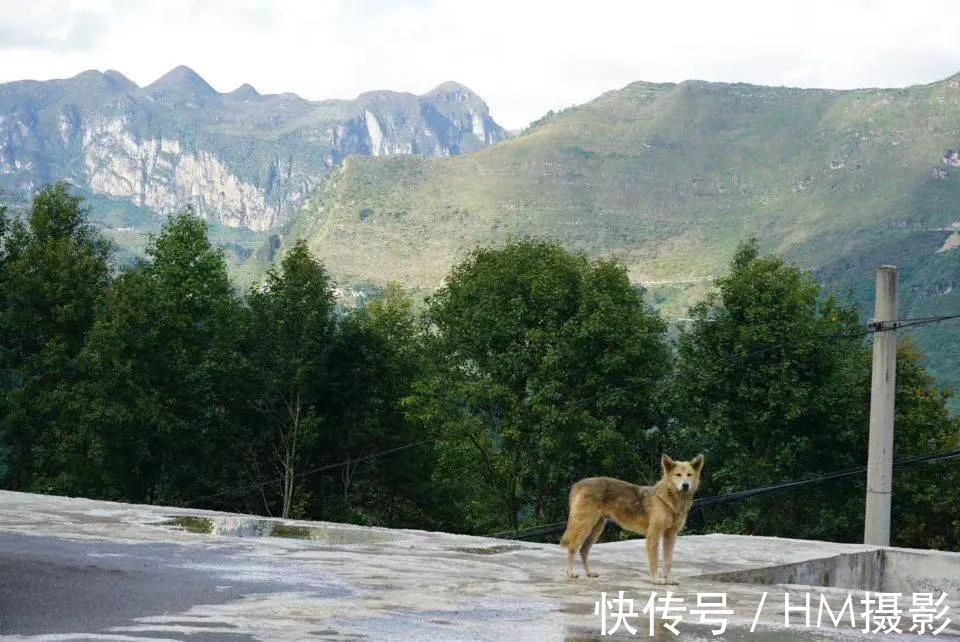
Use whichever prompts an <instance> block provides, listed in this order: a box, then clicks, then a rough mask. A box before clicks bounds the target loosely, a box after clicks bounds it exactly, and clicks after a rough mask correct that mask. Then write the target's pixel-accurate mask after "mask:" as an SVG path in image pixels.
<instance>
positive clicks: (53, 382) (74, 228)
mask: <svg viewBox="0 0 960 642" xmlns="http://www.w3.org/2000/svg"><path fill="white" fill-rule="evenodd" d="M0 239H2V241H0V242H2V248H0V346H2V347H0V432H2V434H3V439H4V441H6V443H7V445H8V447H9V448H10V449H11V455H12V461H11V464H10V466H9V471H8V475H7V477H8V479H7V480H6V483H7V485H8V486H9V487H10V488H12V489H15V490H40V491H45V490H46V491H49V490H53V489H55V488H56V485H55V483H54V482H53V479H54V478H55V477H58V476H60V475H61V471H60V470H59V466H58V462H60V461H61V460H62V458H63V456H64V455H65V451H64V449H63V442H64V439H65V438H69V436H70V435H71V434H72V431H73V428H74V426H73V422H72V417H71V416H70V415H69V413H67V412H65V409H66V408H67V403H66V400H67V399H68V398H69V397H70V395H71V394H72V388H73V386H74V385H75V383H76V380H77V375H78V368H77V357H78V355H79V353H80V350H81V348H82V346H83V343H84V340H85V338H86V336H87V332H88V331H89V329H90V327H91V325H92V323H93V319H94V315H95V313H96V311H97V306H98V301H99V300H100V298H101V296H102V295H103V293H104V291H105V290H106V288H107V286H108V284H109V282H110V264H109V256H110V244H109V242H108V241H107V240H106V239H104V238H103V237H102V236H101V235H100V234H99V233H98V232H96V231H95V230H94V229H93V228H92V227H91V226H90V225H89V224H88V223H87V210H86V209H85V208H84V207H83V199H82V198H80V197H79V196H75V195H73V194H71V193H70V188H69V186H68V185H67V184H66V183H57V184H55V185H51V186H48V187H45V188H43V189H42V190H41V191H40V192H39V193H38V194H37V196H36V197H35V198H34V200H33V205H32V208H31V210H30V214H29V217H28V220H27V222H26V224H24V223H22V222H20V221H16V220H14V221H11V220H9V219H8V218H7V215H6V213H2V214H0Z"/></svg>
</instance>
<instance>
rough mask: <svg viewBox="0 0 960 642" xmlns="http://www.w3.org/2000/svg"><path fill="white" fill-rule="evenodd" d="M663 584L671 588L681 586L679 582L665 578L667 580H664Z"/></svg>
mask: <svg viewBox="0 0 960 642" xmlns="http://www.w3.org/2000/svg"><path fill="white" fill-rule="evenodd" d="M663 583H664V584H669V585H670V586H677V585H678V584H680V582H678V581H677V580H675V579H673V578H672V577H665V578H663Z"/></svg>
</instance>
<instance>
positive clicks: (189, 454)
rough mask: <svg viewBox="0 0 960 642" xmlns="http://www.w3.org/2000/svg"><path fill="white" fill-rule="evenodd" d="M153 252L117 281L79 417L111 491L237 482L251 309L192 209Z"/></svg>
mask: <svg viewBox="0 0 960 642" xmlns="http://www.w3.org/2000/svg"><path fill="white" fill-rule="evenodd" d="M147 255H148V257H149V259H150V260H149V261H146V262H142V263H140V264H138V265H136V266H134V267H132V268H130V269H128V270H126V271H124V273H123V274H122V275H121V276H120V277H119V278H118V279H117V281H116V283H115V284H114V286H113V287H112V288H111V290H110V292H109V295H108V297H107V300H106V305H105V308H104V310H103V312H102V314H100V315H99V316H98V318H97V321H96V323H95V325H94V327H93V329H92V331H91V333H90V336H89V338H88V341H87V343H86V345H85V347H84V351H83V365H84V372H85V378H84V395H83V397H84V400H85V401H84V403H83V404H82V407H81V410H79V411H78V413H77V414H78V416H79V417H80V418H81V423H82V425H84V426H85V427H86V430H87V431H89V433H90V437H89V439H88V441H89V442H90V443H93V444H95V446H94V451H95V453H96V454H97V457H98V465H97V466H95V468H96V470H97V471H98V473H99V475H100V479H99V480H98V482H97V483H98V484H99V486H100V488H101V492H102V493H103V494H105V495H107V496H112V497H116V498H122V499H126V500H131V501H141V502H157V503H161V502H164V503H169V502H177V501H183V500H185V499H190V498H193V497H196V496H197V495H200V494H202V493H205V492H210V491H212V490H216V489H218V488H220V487H222V486H223V485H225V484H226V483H227V482H228V481H230V480H233V481H234V483H236V479H234V478H235V472H234V471H235V469H236V468H237V467H236V464H235V462H236V461H237V459H238V457H239V453H238V452H237V448H238V446H239V444H241V443H243V440H241V439H239V438H238V437H239V435H238V434H237V432H236V427H235V425H234V423H233V415H232V412H231V409H232V408H235V407H237V405H238V404H239V399H238V397H239V394H240V387H239V385H238V380H239V373H241V372H242V363H243V360H242V358H243V355H242V352H241V350H240V348H241V342H240V338H241V330H242V327H243V325H242V324H243V315H242V309H241V307H240V304H239V300H238V298H237V297H236V295H235V294H234V291H233V288H232V285H231V284H230V281H229V279H228V277H227V273H226V266H225V264H224V261H223V257H222V254H221V252H220V251H218V250H214V249H213V248H212V247H211V246H210V242H209V240H208V238H207V228H206V224H205V223H204V222H203V220H201V219H200V218H199V217H197V216H196V215H195V214H194V213H193V212H192V211H189V210H188V211H186V212H184V213H181V214H178V215H175V216H172V217H171V218H170V220H169V221H168V222H167V224H166V225H165V226H164V227H163V229H162V231H161V233H160V235H159V236H158V237H157V238H155V239H153V240H152V242H151V244H150V245H149V246H148V248H147ZM91 483H92V482H91Z"/></svg>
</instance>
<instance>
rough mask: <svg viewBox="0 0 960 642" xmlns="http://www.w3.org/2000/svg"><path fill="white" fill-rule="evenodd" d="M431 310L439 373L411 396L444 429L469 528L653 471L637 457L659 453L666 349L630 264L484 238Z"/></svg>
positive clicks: (508, 521)
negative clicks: (587, 482) (585, 483)
mask: <svg viewBox="0 0 960 642" xmlns="http://www.w3.org/2000/svg"><path fill="white" fill-rule="evenodd" d="M426 321H427V323H428V324H429V326H430V328H431V331H432V337H431V346H430V351H431V357H430V358H431V360H432V362H433V363H434V364H435V370H433V371H432V372H431V373H430V374H429V376H427V377H425V378H424V379H422V380H421V381H420V382H418V384H417V386H416V388H415V391H414V394H413V395H412V396H411V399H410V401H409V404H408V407H409V409H410V412H411V413H412V416H413V417H415V418H416V419H417V420H418V421H420V422H422V423H423V424H424V425H427V426H430V427H431V428H432V429H433V430H434V431H435V434H436V435H437V436H438V437H439V438H440V440H441V441H440V442H439V445H438V467H439V468H438V473H437V478H438V479H440V480H441V486H442V485H443V482H442V480H446V483H450V484H452V485H455V486H456V487H457V495H456V499H455V501H456V502H457V505H458V511H459V512H460V513H461V514H462V515H463V516H464V518H465V519H464V521H465V523H462V524H460V527H461V528H474V529H476V528H478V527H479V528H494V527H497V526H503V525H509V526H511V527H515V526H516V525H517V524H518V522H519V520H520V519H521V518H522V517H523V516H524V515H528V516H529V518H531V519H533V520H542V519H556V518H558V517H559V516H560V515H561V514H562V513H563V512H564V511H565V503H566V500H565V490H566V487H567V486H568V485H569V484H570V483H572V482H573V481H575V480H576V478H577V477H580V476H585V475H587V474H597V473H600V472H601V471H602V472H604V473H605V474H617V473H619V474H622V475H625V476H629V477H632V478H636V477H638V476H639V475H638V473H641V472H649V471H647V470H646V469H643V468H641V467H639V466H638V464H637V462H638V461H644V462H645V461H649V462H654V461H655V458H656V457H658V456H659V454H658V453H656V452H655V451H656V450H657V449H658V444H657V443H656V440H655V439H654V438H653V437H652V436H651V435H652V434H653V433H654V432H655V431H652V430H651V429H652V428H653V427H654V426H655V421H656V417H657V406H656V402H655V399H656V395H657V382H658V380H659V379H660V378H661V376H662V375H663V374H664V373H665V372H666V370H667V368H668V362H669V354H668V349H667V347H666V344H665V343H664V340H663V335H664V331H665V326H664V324H663V322H662V321H661V320H660V319H658V318H657V317H655V316H654V315H652V314H650V313H649V312H648V311H647V310H646V308H645V306H644V303H643V297H642V295H641V293H640V292H639V291H638V290H637V289H636V288H634V287H633V286H632V285H631V284H630V282H629V279H628V278H627V274H626V270H625V269H624V268H623V267H622V266H621V265H619V264H617V263H615V262H612V261H595V262H591V261H589V260H588V259H587V258H586V257H584V256H582V255H574V254H570V253H568V252H566V251H565V250H563V249H562V248H561V247H559V246H557V245H554V244H551V243H545V242H538V241H517V242H511V243H509V244H507V245H506V246H504V247H502V248H499V249H489V248H480V249H477V250H475V251H474V252H473V253H472V254H471V255H470V256H469V257H468V258H467V259H466V260H465V261H463V262H462V263H460V264H459V265H457V266H456V267H455V268H454V269H453V271H452V273H451V275H450V276H449V277H448V279H447V281H446V283H445V285H444V286H443V287H442V288H441V289H440V290H439V291H438V292H437V293H436V294H435V295H434V296H433V297H432V298H431V299H430V300H429V302H428V309H427V313H426ZM471 478H473V479H475V480H476V481H475V482H472V483H471V481H470V480H471ZM491 505H492V510H491ZM492 511H495V512H492Z"/></svg>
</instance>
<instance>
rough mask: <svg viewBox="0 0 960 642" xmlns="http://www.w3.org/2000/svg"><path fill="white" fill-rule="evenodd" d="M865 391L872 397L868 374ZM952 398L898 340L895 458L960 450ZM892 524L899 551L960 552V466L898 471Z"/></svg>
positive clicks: (944, 464)
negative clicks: (936, 550) (908, 548)
mask: <svg viewBox="0 0 960 642" xmlns="http://www.w3.org/2000/svg"><path fill="white" fill-rule="evenodd" d="M861 388H862V390H863V391H864V392H863V396H864V397H868V396H869V391H870V375H869V369H868V368H864V375H863V380H862V382H861ZM950 396H951V393H950V392H949V391H948V390H945V389H943V388H940V387H938V386H937V384H936V382H935V381H934V379H933V377H931V376H930V374H929V373H928V372H927V370H926V368H925V367H924V365H923V355H922V354H921V353H920V351H919V350H918V349H917V348H916V346H915V345H914V344H913V343H912V342H911V341H910V340H909V339H907V338H905V337H902V338H900V340H899V341H898V343H897V390H896V400H895V408H896V416H895V417H894V446H893V452H894V457H896V458H897V459H905V458H910V457H916V456H920V455H927V454H930V453H934V452H938V451H942V450H950V449H953V448H957V447H958V446H960V420H958V419H957V418H956V417H953V416H951V415H950V411H949V409H948V405H947V404H948V401H949V399H950ZM865 420H866V419H865ZM863 457H864V460H865V459H866V448H864V452H863ZM892 521H893V524H892V528H891V533H892V535H893V542H892V543H893V544H894V545H895V546H908V547H912V548H937V549H941V550H953V551H956V550H960V466H957V464H956V462H955V461H943V462H939V463H933V464H927V465H924V466H921V467H919V468H911V469H902V470H897V471H895V472H894V476H893V506H892ZM861 522H862V519H861Z"/></svg>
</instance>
